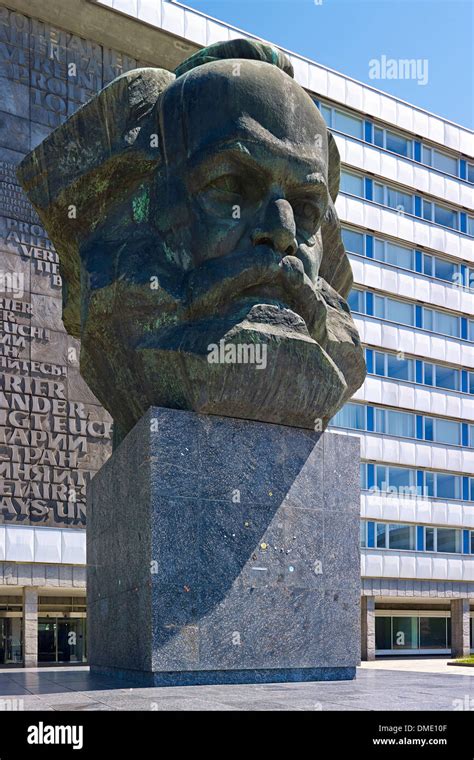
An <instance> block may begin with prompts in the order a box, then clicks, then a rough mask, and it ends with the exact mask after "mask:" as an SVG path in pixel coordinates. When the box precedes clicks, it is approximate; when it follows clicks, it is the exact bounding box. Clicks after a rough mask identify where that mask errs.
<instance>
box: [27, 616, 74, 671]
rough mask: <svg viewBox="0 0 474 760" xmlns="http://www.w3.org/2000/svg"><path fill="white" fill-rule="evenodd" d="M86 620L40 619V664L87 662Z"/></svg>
mask: <svg viewBox="0 0 474 760" xmlns="http://www.w3.org/2000/svg"><path fill="white" fill-rule="evenodd" d="M85 629H86V621H85V618H59V617H56V618H43V619H42V618H40V619H39V620H38V660H39V662H85V660H86V634H85Z"/></svg>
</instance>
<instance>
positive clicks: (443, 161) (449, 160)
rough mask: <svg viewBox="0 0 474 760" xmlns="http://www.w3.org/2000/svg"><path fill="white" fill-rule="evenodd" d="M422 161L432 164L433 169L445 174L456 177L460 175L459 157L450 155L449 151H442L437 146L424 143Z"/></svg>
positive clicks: (428, 164)
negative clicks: (430, 146) (428, 145)
mask: <svg viewBox="0 0 474 760" xmlns="http://www.w3.org/2000/svg"><path fill="white" fill-rule="evenodd" d="M422 163H424V164H426V165H427V166H432V167H433V169H438V171H440V172H444V173H445V174H452V175H453V176H454V177H458V176H459V162H458V159H457V158H454V157H453V156H449V155H448V154H447V153H442V152H441V151H439V150H436V149H435V148H428V147H427V146H426V145H423V149H422Z"/></svg>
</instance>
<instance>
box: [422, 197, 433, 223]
mask: <svg viewBox="0 0 474 760" xmlns="http://www.w3.org/2000/svg"><path fill="white" fill-rule="evenodd" d="M432 214H433V209H432V204H431V203H429V201H423V219H428V221H431V216H432Z"/></svg>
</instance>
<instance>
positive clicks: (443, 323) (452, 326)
mask: <svg viewBox="0 0 474 760" xmlns="http://www.w3.org/2000/svg"><path fill="white" fill-rule="evenodd" d="M434 314H435V331H436V332H439V333H441V334H442V335H451V336H453V337H455V338H458V337H459V335H460V333H459V318H458V317H455V316H452V315H451V314H444V313H443V312H441V311H436V312H434Z"/></svg>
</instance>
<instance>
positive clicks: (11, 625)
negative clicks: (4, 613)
mask: <svg viewBox="0 0 474 760" xmlns="http://www.w3.org/2000/svg"><path fill="white" fill-rule="evenodd" d="M0 615H1V613H0ZM21 625H22V621H21V617H0V665H10V664H12V663H16V664H17V665H18V664H21V663H22V646H21Z"/></svg>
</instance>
